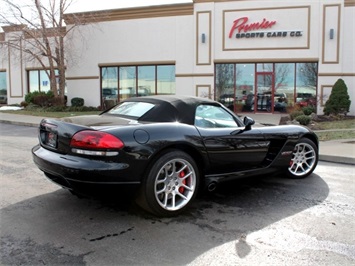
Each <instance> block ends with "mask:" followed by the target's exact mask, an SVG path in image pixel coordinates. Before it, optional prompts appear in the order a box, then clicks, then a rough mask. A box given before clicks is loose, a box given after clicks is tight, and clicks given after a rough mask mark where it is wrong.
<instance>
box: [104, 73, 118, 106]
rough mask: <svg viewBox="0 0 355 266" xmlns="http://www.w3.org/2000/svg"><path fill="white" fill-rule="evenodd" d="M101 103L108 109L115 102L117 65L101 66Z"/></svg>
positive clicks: (116, 100) (116, 99)
mask: <svg viewBox="0 0 355 266" xmlns="http://www.w3.org/2000/svg"><path fill="white" fill-rule="evenodd" d="M101 88H102V92H101V93H102V105H103V107H104V109H108V108H110V107H112V106H114V105H116V104H117V102H118V98H117V94H118V67H103V68H101Z"/></svg>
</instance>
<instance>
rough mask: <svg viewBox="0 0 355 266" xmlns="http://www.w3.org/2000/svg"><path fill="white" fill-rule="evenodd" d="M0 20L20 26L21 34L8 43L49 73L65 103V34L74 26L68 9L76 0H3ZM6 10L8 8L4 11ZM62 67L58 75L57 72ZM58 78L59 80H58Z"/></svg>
mask: <svg viewBox="0 0 355 266" xmlns="http://www.w3.org/2000/svg"><path fill="white" fill-rule="evenodd" d="M0 2H2V3H4V5H3V6H4V7H5V6H6V8H7V10H6V11H5V9H4V8H2V12H1V13H0V23H2V24H7V25H11V26H16V27H17V30H18V32H19V33H20V34H16V35H13V36H11V41H8V42H6V43H5V45H8V46H9V47H10V48H11V49H14V50H18V51H21V53H22V54H24V55H27V56H26V60H29V61H30V60H34V61H36V62H37V63H38V64H39V65H40V66H41V68H43V70H45V72H46V74H47V75H48V79H49V82H50V88H51V90H52V92H53V94H54V96H55V97H59V99H60V102H61V103H64V97H65V95H64V94H65V65H66V59H65V43H64V38H65V36H66V35H67V34H68V33H69V32H70V31H71V30H73V28H74V27H71V28H70V29H66V27H65V22H64V13H65V11H66V10H67V8H68V7H69V6H70V4H71V3H72V0H57V1H56V0H52V1H46V2H45V3H46V4H43V3H42V2H41V0H28V1H18V2H17V3H16V1H13V0H0ZM3 11H5V12H3ZM56 71H58V75H56ZM57 78H58V81H57Z"/></svg>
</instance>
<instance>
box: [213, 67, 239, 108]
mask: <svg viewBox="0 0 355 266" xmlns="http://www.w3.org/2000/svg"><path fill="white" fill-rule="evenodd" d="M215 97H216V99H217V100H218V101H219V102H221V103H222V104H224V105H225V106H227V107H228V108H231V109H232V108H233V102H234V98H235V91H234V64H217V65H216V95H215Z"/></svg>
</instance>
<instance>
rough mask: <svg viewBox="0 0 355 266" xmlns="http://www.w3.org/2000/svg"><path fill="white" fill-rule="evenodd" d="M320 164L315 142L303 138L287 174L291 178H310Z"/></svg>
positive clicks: (297, 146)
mask: <svg viewBox="0 0 355 266" xmlns="http://www.w3.org/2000/svg"><path fill="white" fill-rule="evenodd" d="M317 164H318V148H317V146H316V145H315V144H314V142H313V141H311V140H310V139H307V138H302V139H300V141H299V142H298V143H297V144H296V146H295V148H294V150H293V153H292V158H291V161H290V166H289V167H288V169H287V174H288V176H289V177H290V178H305V177H307V176H309V175H310V174H311V173H312V172H313V171H314V169H315V168H316V166H317Z"/></svg>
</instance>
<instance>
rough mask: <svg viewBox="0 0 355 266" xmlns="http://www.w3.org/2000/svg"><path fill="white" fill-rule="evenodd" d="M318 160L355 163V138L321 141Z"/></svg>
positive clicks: (20, 119)
mask: <svg viewBox="0 0 355 266" xmlns="http://www.w3.org/2000/svg"><path fill="white" fill-rule="evenodd" d="M247 115H248V116H250V117H251V118H253V119H254V120H255V121H256V122H259V123H263V124H273V125H278V124H279V122H280V119H281V115H278V114H274V115H270V114H247ZM41 120H42V117H36V116H29V115H21V114H9V113H3V112H0V123H8V124H14V125H23V126H32V127H38V125H39V123H40V121H41ZM319 160H321V161H326V162H335V163H344V164H352V165H355V139H347V140H346V139H342V140H332V141H321V142H320V143H319Z"/></svg>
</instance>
